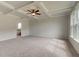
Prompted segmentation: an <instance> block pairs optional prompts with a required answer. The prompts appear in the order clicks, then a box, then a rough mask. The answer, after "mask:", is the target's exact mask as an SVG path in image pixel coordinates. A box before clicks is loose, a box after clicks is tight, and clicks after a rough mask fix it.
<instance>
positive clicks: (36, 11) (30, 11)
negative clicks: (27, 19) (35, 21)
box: [27, 9, 41, 16]
mask: <svg viewBox="0 0 79 59" xmlns="http://www.w3.org/2000/svg"><path fill="white" fill-rule="evenodd" d="M27 12H28V14H32V16H35V15H41V13H40V11H39V9H28V10H27Z"/></svg>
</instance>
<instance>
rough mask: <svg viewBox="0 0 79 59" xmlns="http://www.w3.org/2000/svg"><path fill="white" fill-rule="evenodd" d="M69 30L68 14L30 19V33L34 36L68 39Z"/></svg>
mask: <svg viewBox="0 0 79 59" xmlns="http://www.w3.org/2000/svg"><path fill="white" fill-rule="evenodd" d="M68 30H69V27H68V16H59V17H54V18H53V17H52V18H48V19H42V20H36V19H35V20H31V21H30V35H32V36H41V37H51V38H66V39H67V38H68V35H69V33H68Z"/></svg>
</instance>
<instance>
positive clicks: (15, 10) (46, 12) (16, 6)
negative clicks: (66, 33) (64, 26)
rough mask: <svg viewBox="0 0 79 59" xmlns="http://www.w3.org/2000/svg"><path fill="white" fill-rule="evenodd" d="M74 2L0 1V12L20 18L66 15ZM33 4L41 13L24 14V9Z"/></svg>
mask: <svg viewBox="0 0 79 59" xmlns="http://www.w3.org/2000/svg"><path fill="white" fill-rule="evenodd" d="M75 4H76V2H75V1H38V2H37V1H0V13H3V14H12V15H16V16H18V17H21V18H25V17H32V18H35V19H42V18H46V17H54V16H59V15H67V14H69V13H70V12H71V10H72V8H73V7H74V5H75ZM33 6H36V7H39V9H40V12H41V15H40V16H32V15H29V14H26V12H25V11H26V10H27V9H29V8H32V7H33Z"/></svg>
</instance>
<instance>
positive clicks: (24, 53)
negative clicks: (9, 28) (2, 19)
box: [0, 36, 78, 57]
mask: <svg viewBox="0 0 79 59" xmlns="http://www.w3.org/2000/svg"><path fill="white" fill-rule="evenodd" d="M68 45H69V43H68V41H67V40H61V39H52V38H43V37H32V36H28V37H22V38H16V39H11V40H6V41H1V42H0V56H1V57H74V56H78V54H77V53H76V52H75V50H74V49H73V47H72V46H71V45H69V46H68Z"/></svg>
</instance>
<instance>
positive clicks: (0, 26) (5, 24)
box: [0, 14, 29, 41]
mask: <svg viewBox="0 0 79 59" xmlns="http://www.w3.org/2000/svg"><path fill="white" fill-rule="evenodd" d="M19 21H20V22H22V36H25V35H29V26H28V19H20V18H19V17H17V16H14V15H10V14H8V15H6V14H5V15H4V14H1V15H0V41H3V40H7V39H12V38H16V30H17V25H18V22H19Z"/></svg>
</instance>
